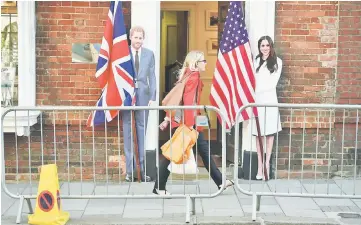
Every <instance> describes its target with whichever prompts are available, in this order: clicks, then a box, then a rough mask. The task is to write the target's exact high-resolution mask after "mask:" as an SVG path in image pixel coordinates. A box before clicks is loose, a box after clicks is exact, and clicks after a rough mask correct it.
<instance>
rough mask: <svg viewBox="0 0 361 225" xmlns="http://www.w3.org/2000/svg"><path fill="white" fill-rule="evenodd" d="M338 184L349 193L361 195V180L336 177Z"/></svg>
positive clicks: (344, 191) (345, 192)
mask: <svg viewBox="0 0 361 225" xmlns="http://www.w3.org/2000/svg"><path fill="white" fill-rule="evenodd" d="M335 182H336V184H337V185H338V186H339V187H340V188H341V189H342V191H343V193H344V194H347V195H361V188H360V187H361V180H360V179H356V180H353V179H352V180H346V179H335Z"/></svg>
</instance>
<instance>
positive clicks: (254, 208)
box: [252, 194, 257, 221]
mask: <svg viewBox="0 0 361 225" xmlns="http://www.w3.org/2000/svg"><path fill="white" fill-rule="evenodd" d="M256 219H257V195H256V194H253V195H252V220H253V221H256Z"/></svg>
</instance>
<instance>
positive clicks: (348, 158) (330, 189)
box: [234, 104, 361, 220]
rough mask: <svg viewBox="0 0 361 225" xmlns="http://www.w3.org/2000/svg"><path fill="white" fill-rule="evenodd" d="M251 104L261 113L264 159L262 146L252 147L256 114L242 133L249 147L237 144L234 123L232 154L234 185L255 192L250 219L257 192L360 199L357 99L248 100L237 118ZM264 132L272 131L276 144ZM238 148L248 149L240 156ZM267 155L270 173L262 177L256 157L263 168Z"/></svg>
mask: <svg viewBox="0 0 361 225" xmlns="http://www.w3.org/2000/svg"><path fill="white" fill-rule="evenodd" d="M253 107H257V109H258V114H259V124H260V125H259V127H260V133H259V134H260V135H261V137H262V138H261V140H262V146H263V152H264V155H263V157H262V158H263V160H261V157H260V152H261V151H260V149H261V147H258V146H257V153H256V152H254V153H253V152H252V149H253V148H254V147H255V143H254V142H256V143H257V141H258V139H257V138H256V137H255V136H258V132H257V123H256V121H255V117H253V118H251V119H250V121H249V125H248V131H247V132H248V133H247V135H246V136H247V137H248V138H249V143H250V147H249V148H251V149H241V148H240V146H239V145H240V144H239V138H241V137H240V136H239V123H236V126H235V156H234V157H235V160H234V161H235V165H234V180H235V185H236V186H237V189H238V190H239V191H240V192H242V193H243V194H246V195H249V196H252V197H253V200H252V204H253V206H252V219H253V220H256V215H257V214H256V213H257V211H259V210H260V206H261V196H273V197H302V198H306V197H307V198H333V199H339V198H346V199H361V195H360V194H359V192H358V193H357V190H358V189H360V188H361V156H360V154H361V151H359V149H358V148H359V147H360V144H361V137H360V132H359V129H360V128H361V127H360V125H361V124H360V122H359V121H360V112H361V106H360V105H331V104H249V105H246V106H243V107H242V108H241V109H240V111H238V113H237V117H236V121H239V118H240V116H241V113H242V112H243V111H244V110H247V111H248V110H249V112H251V110H252V109H253ZM280 111H281V113H280ZM267 113H269V114H268V115H267ZM281 122H282V125H281ZM280 126H281V127H280ZM282 126H283V127H282ZM266 136H274V144H270V141H268V139H267V137H266ZM271 139H272V138H271ZM243 141H244V139H243ZM267 145H269V146H267ZM272 148H273V149H272ZM240 150H242V152H244V150H246V151H247V152H248V151H249V153H248V154H249V156H247V157H248V158H244V155H246V154H244V155H242V160H239V158H240V157H239V151H240ZM248 154H247V155H248ZM267 154H268V156H267ZM252 155H253V156H252ZM265 155H266V157H265ZM271 156H273V157H271ZM267 158H271V159H270V162H269V164H268V165H267V166H266V168H267V167H268V168H267V172H268V173H269V175H270V177H271V179H270V180H267V181H266V180H265V178H264V177H265V176H263V175H264V171H263V169H258V164H259V163H258V162H261V163H262V166H261V167H262V168H264V166H265V164H267V162H266V161H267ZM252 159H253V160H252ZM244 162H247V163H246V164H245V163H244ZM252 163H253V167H252ZM240 164H241V167H239V165H240ZM255 164H256V165H255ZM239 168H242V170H239ZM239 171H243V172H244V174H239ZM259 171H261V172H260V173H261V174H258V173H259ZM242 175H243V176H242ZM257 175H258V178H260V180H257ZM242 178H243V179H242ZM247 186H248V188H247Z"/></svg>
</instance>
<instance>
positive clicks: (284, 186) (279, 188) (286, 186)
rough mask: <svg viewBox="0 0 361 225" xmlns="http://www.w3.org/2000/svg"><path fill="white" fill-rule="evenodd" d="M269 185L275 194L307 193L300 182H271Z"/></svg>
mask: <svg viewBox="0 0 361 225" xmlns="http://www.w3.org/2000/svg"><path fill="white" fill-rule="evenodd" d="M267 185H268V187H269V189H270V191H271V192H273V193H298V194H299V193H307V191H306V189H305V188H304V187H303V185H302V183H301V182H300V181H299V180H270V181H268V182H267Z"/></svg>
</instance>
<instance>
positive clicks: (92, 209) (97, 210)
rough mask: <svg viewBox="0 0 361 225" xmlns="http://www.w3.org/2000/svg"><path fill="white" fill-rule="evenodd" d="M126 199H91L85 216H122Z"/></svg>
mask: <svg viewBox="0 0 361 225" xmlns="http://www.w3.org/2000/svg"><path fill="white" fill-rule="evenodd" d="M125 203H126V200H125V199H91V200H89V203H88V205H87V206H86V209H85V211H84V215H120V216H121V215H122V214H123V211H124V205H125Z"/></svg>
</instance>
